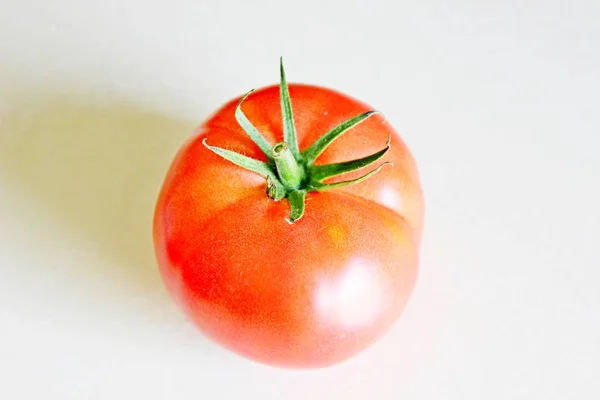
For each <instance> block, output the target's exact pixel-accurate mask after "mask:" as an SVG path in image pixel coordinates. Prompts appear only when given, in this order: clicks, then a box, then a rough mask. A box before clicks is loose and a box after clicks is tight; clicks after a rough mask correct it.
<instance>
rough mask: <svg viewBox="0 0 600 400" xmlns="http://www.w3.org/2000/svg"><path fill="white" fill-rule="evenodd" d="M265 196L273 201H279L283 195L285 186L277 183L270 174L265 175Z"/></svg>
mask: <svg viewBox="0 0 600 400" xmlns="http://www.w3.org/2000/svg"><path fill="white" fill-rule="evenodd" d="M267 196H269V197H270V198H272V199H273V200H275V201H279V200H281V199H283V198H284V197H285V188H284V187H283V185H281V184H278V183H277V182H276V181H274V180H273V178H271V177H270V176H268V177H267Z"/></svg>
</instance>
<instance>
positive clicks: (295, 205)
mask: <svg viewBox="0 0 600 400" xmlns="http://www.w3.org/2000/svg"><path fill="white" fill-rule="evenodd" d="M305 199H306V190H293V191H291V192H290V193H289V194H288V200H289V201H290V223H294V222H295V221H297V220H299V219H300V218H302V216H303V215H304V203H305Z"/></svg>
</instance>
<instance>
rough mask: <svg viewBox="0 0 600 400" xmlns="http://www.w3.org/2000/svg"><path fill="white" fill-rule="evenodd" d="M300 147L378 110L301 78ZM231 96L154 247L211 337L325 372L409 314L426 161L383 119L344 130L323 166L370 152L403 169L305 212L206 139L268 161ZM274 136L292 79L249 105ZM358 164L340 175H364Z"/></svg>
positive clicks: (182, 168) (297, 100) (316, 194)
mask: <svg viewBox="0 0 600 400" xmlns="http://www.w3.org/2000/svg"><path fill="white" fill-rule="evenodd" d="M289 94H290V97H291V101H292V104H293V116H294V118H295V127H296V131H297V140H298V144H299V148H300V150H305V149H307V148H308V147H309V146H310V145H311V144H312V143H313V142H314V141H315V140H316V139H317V138H319V137H320V136H322V135H323V134H324V133H325V132H328V131H329V130H331V129H332V128H334V127H335V126H336V125H338V124H340V123H342V122H344V121H347V120H348V119H350V118H352V117H355V116H356V115H359V114H361V113H364V112H366V111H368V110H370V108H369V107H368V106H367V105H365V104H363V103H362V102H359V101H357V100H355V99H352V98H350V97H348V96H346V95H343V94H341V93H338V92H336V91H333V90H329V89H325V88H321V87H315V86H309V85H299V84H291V85H289ZM239 100H240V99H239V98H238V99H235V100H232V101H231V102H229V103H228V104H226V105H224V106H223V107H222V108H221V109H219V110H218V111H217V112H216V113H215V114H214V115H213V116H212V117H210V118H209V119H208V121H206V122H205V123H204V124H202V125H201V126H200V127H199V128H198V129H197V131H196V132H195V134H194V136H193V137H192V138H191V139H190V140H189V141H188V142H187V143H186V144H185V145H184V146H183V147H182V148H181V150H180V151H179V153H178V154H177V156H176V158H175V160H174V161H173V163H172V165H171V167H170V170H169V172H168V174H167V176H166V179H165V182H164V185H163V187H162V190H161V192H160V195H159V198H158V202H157V206H156V211H155V216H154V242H155V247H156V254H157V259H158V264H159V267H160V272H161V275H162V277H163V279H164V282H165V285H166V287H167V289H168V291H169V293H170V295H171V296H172V297H173V298H174V299H175V300H176V301H177V303H178V304H179V305H180V306H181V307H182V308H183V310H184V311H185V312H186V313H187V314H188V315H189V316H190V317H191V318H192V320H193V321H194V322H195V323H196V324H197V326H198V327H199V328H200V330H201V331H202V332H204V333H205V334H206V335H207V336H209V337H210V338H212V339H213V340H214V341H216V342H218V343H220V344H221V345H223V346H225V347H226V348H229V349H230V350H232V351H234V352H236V353H238V354H241V355H243V356H245V357H248V358H250V359H253V360H255V361H258V362H262V363H266V364H271V365H276V366H284V367H301V368H315V367H323V366H328V365H332V364H335V363H339V362H341V361H343V360H346V359H348V358H349V357H351V356H353V355H355V354H357V353H358V352H359V351H361V350H362V349H364V348H366V347H367V346H369V345H370V344H371V343H373V342H374V341H375V340H376V339H377V338H379V337H380V336H381V335H382V334H383V333H385V332H386V331H387V330H388V329H389V328H390V326H391V325H392V324H393V323H394V321H396V320H397V319H398V317H399V316H400V314H401V312H402V310H403V308H404V307H405V305H406V303H407V301H408V299H409V296H410V294H411V292H412V290H413V287H414V284H415V280H416V277H417V269H418V253H419V245H420V237H421V231H422V226H423V209H424V207H423V196H422V191H421V187H420V183H419V177H418V172H417V168H416V165H415V162H414V160H413V157H412V156H411V154H410V152H409V150H408V149H407V147H406V145H405V144H404V143H403V141H402V139H401V138H400V137H399V135H398V134H397V133H396V131H395V130H394V129H393V128H392V126H391V125H390V124H389V123H388V122H387V121H386V120H385V119H384V118H383V117H382V116H381V115H378V114H377V115H373V116H372V117H370V118H368V119H365V120H364V122H362V123H361V124H360V125H356V126H354V127H352V128H351V129H350V130H349V131H348V132H347V133H345V134H344V135H342V136H340V137H339V138H338V139H337V140H336V141H334V142H333V143H332V144H331V145H330V146H329V147H327V149H326V150H324V152H323V153H322V154H321V155H320V156H319V157H318V158H317V161H316V162H315V165H324V164H330V163H338V162H342V161H346V160H351V159H357V158H361V157H365V156H367V155H369V154H372V153H375V152H377V151H379V150H381V149H382V147H383V146H384V145H385V143H386V141H387V140H388V138H391V139H390V149H389V151H388V152H387V153H386V154H385V155H384V156H383V158H381V160H382V161H390V162H392V163H393V165H392V166H387V167H385V168H382V169H381V171H380V172H379V173H378V174H376V175H373V176H371V177H369V179H366V180H364V181H362V182H360V183H357V184H355V185H352V186H345V187H341V188H336V189H332V190H329V191H312V192H309V193H308V194H307V195H306V206H305V212H304V215H303V216H302V218H300V219H298V220H297V221H295V222H293V223H290V218H289V215H290V202H289V201H288V200H287V199H285V198H284V199H282V200H280V201H274V200H273V199H272V198H270V197H269V196H268V195H267V193H266V191H265V188H266V180H265V178H264V177H262V176H260V175H259V174H257V173H255V172H253V171H249V170H246V169H244V168H242V167H240V166H238V165H235V164H234V163H232V162H230V161H228V160H226V159H224V158H223V157H220V156H219V155H217V154H215V153H214V152H213V151H210V150H209V148H207V147H206V146H205V145H203V141H204V140H206V142H207V144H210V145H211V146H218V147H220V148H223V149H228V150H231V151H235V152H237V153H241V154H243V155H245V156H247V157H251V158H254V159H256V160H261V161H268V159H267V157H266V156H265V153H263V152H262V151H261V150H260V148H259V147H258V146H257V145H256V144H255V143H254V142H253V141H252V140H251V139H250V138H249V137H248V135H247V134H246V133H245V132H244V130H243V129H242V128H241V127H240V125H239V124H238V122H237V121H236V118H235V110H236V106H237V104H238V101H239ZM242 109H243V112H244V113H245V115H246V116H247V118H248V120H250V121H251V122H252V124H253V125H254V126H255V127H256V128H257V130H258V131H259V132H260V133H262V134H263V136H264V137H265V138H266V139H267V141H269V142H270V143H271V144H275V143H277V142H281V141H282V139H283V136H284V134H283V121H282V110H281V108H280V86H279V85H277V86H271V87H267V88H263V89H261V90H258V91H256V92H254V93H253V94H251V95H250V96H249V97H248V98H247V99H246V100H245V101H244V103H243V106H242ZM362 174H364V171H362V172H360V171H354V172H350V173H348V174H346V175H344V177H343V179H342V178H339V177H336V178H332V179H329V180H328V181H327V182H328V183H330V182H338V181H341V180H347V179H348V178H357V177H359V176H360V175H362Z"/></svg>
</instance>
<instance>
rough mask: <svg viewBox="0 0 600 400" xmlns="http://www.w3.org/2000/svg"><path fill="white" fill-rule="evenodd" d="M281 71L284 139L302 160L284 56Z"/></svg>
mask: <svg viewBox="0 0 600 400" xmlns="http://www.w3.org/2000/svg"><path fill="white" fill-rule="evenodd" d="M279 72H280V74H281V82H280V84H279V99H280V102H281V118H282V119H283V141H284V142H286V143H287V144H288V146H290V150H291V151H292V154H293V155H294V158H296V160H300V150H299V149H298V138H297V136H296V125H295V124H294V113H293V112H292V100H291V99H290V91H289V88H288V84H287V80H286V79H285V70H284V68H283V57H281V58H280V59H279Z"/></svg>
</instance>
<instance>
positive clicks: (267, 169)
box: [202, 139, 285, 193]
mask: <svg viewBox="0 0 600 400" xmlns="http://www.w3.org/2000/svg"><path fill="white" fill-rule="evenodd" d="M202 144H203V145H204V146H205V147H206V148H207V149H209V150H210V151H212V152H213V153H215V154H217V155H219V156H221V157H223V158H224V159H226V160H227V161H230V162H232V163H234V164H235V165H238V166H240V167H242V168H245V169H247V170H249V171H253V172H256V173H257V174H259V175H260V176H262V177H264V178H267V182H268V181H269V179H270V180H271V185H272V186H273V185H274V186H275V187H276V190H277V191H278V192H284V193H285V188H284V187H283V186H282V185H281V182H279V179H278V178H277V175H276V174H275V172H274V171H273V169H272V168H271V166H270V165H269V164H268V163H266V162H263V161H259V160H255V159H254V158H250V157H246V156H245V155H242V154H240V153H236V152H235V151H231V150H225V149H222V148H220V147H216V146H211V145H209V144H207V143H206V139H204V140H203V141H202Z"/></svg>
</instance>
